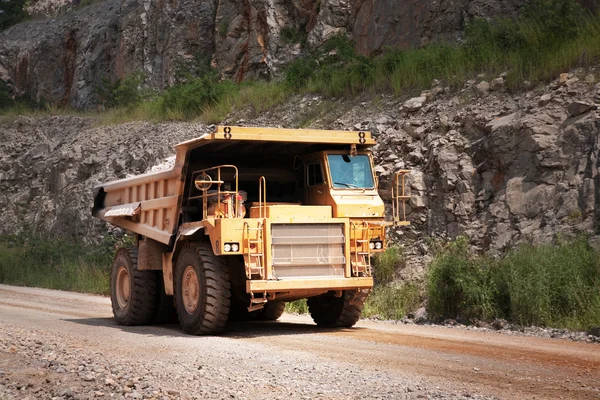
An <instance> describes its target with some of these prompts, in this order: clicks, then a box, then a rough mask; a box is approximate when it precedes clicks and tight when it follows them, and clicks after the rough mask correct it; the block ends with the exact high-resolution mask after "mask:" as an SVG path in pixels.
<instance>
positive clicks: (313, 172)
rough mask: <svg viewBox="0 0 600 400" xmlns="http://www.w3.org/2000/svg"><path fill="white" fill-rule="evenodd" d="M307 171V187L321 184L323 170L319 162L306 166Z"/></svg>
mask: <svg viewBox="0 0 600 400" xmlns="http://www.w3.org/2000/svg"><path fill="white" fill-rule="evenodd" d="M307 170H308V171H307V175H308V186H314V185H322V184H323V182H324V181H323V168H321V163H320V162H317V163H312V164H308V166H307Z"/></svg>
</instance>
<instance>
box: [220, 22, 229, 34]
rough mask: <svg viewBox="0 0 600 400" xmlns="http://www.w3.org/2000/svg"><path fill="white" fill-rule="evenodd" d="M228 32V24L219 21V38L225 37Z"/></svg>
mask: <svg viewBox="0 0 600 400" xmlns="http://www.w3.org/2000/svg"><path fill="white" fill-rule="evenodd" d="M228 30H229V22H227V21H225V20H221V22H220V23H219V36H221V37H222V38H224V37H226V36H227V32H228Z"/></svg>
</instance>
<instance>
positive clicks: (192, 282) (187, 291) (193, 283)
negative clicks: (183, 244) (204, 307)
mask: <svg viewBox="0 0 600 400" xmlns="http://www.w3.org/2000/svg"><path fill="white" fill-rule="evenodd" d="M182 289H183V290H182V291H183V293H182V294H183V306H184V307H185V311H187V312H188V314H193V313H194V312H195V311H196V309H197V308H198V303H199V300H200V282H199V280H198V274H196V269H195V268H194V267H193V266H191V265H188V266H187V267H186V268H185V271H184V272H183V282H182Z"/></svg>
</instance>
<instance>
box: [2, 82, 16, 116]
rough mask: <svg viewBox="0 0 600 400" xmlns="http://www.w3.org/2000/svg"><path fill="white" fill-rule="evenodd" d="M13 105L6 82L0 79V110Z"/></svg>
mask: <svg viewBox="0 0 600 400" xmlns="http://www.w3.org/2000/svg"><path fill="white" fill-rule="evenodd" d="M14 105H15V102H14V100H13V99H12V96H11V95H10V91H9V88H8V86H7V85H6V83H5V82H4V81H3V80H1V79H0V110H4V109H6V108H10V107H13V106H14Z"/></svg>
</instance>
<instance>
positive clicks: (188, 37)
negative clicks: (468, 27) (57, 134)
mask: <svg viewBox="0 0 600 400" xmlns="http://www.w3.org/2000/svg"><path fill="white" fill-rule="evenodd" d="M400 3H401V4H399V3H398V2H397V1H391V0H377V1H365V0H351V1H346V0H322V1H317V0H299V1H298V0H160V1H150V0H122V1H119V0H104V1H100V2H98V3H95V4H92V5H90V6H87V7H81V8H74V9H73V10H72V11H69V12H67V13H65V14H63V15H59V16H56V17H55V18H52V19H50V18H47V19H44V20H37V21H29V22H25V23H23V24H19V25H17V26H14V27H12V28H10V29H8V30H6V31H4V32H0V71H4V70H5V71H6V72H7V73H6V74H0V78H2V79H3V80H5V81H8V82H10V84H11V85H10V86H11V87H12V88H13V90H14V92H15V93H16V94H17V95H21V94H26V95H29V96H30V97H32V98H34V99H36V100H45V101H47V102H49V103H54V104H58V105H69V106H72V107H75V108H93V107H95V106H96V105H97V104H99V103H101V102H102V100H103V98H102V89H103V88H105V87H106V86H107V83H108V82H114V81H115V80H116V79H118V78H124V77H125V76H127V75H129V74H130V73H132V72H134V71H143V72H144V75H145V77H146V82H145V84H146V85H147V86H148V87H150V88H153V89H163V88H165V87H168V86H170V85H172V84H173V83H175V82H176V81H177V75H178V73H179V72H180V71H181V70H185V69H190V68H192V69H193V68H195V66H196V64H197V63H203V62H211V63H212V65H213V66H214V67H216V68H217V69H218V70H219V72H220V73H221V74H222V76H223V77H227V78H231V79H235V80H238V81H239V80H242V79H245V78H258V77H271V76H276V75H277V74H278V73H279V72H280V70H281V67H282V66H283V65H284V64H285V63H287V62H289V61H290V60H292V59H294V58H296V57H298V56H300V55H301V54H302V53H303V52H304V51H305V50H306V49H310V48H314V47H317V46H319V45H320V44H322V43H323V42H324V41H325V40H327V39H329V38H331V37H332V36H333V35H336V34H342V35H346V36H348V37H349V38H350V39H353V40H354V41H355V43H356V48H357V50H358V51H359V52H361V53H363V54H366V55H370V54H373V53H374V52H377V51H379V50H381V49H382V48H384V47H400V48H408V47H414V46H421V45H424V44H427V43H429V42H430V41H432V40H435V39H440V38H446V39H450V40H455V39H457V38H458V37H459V36H460V31H461V29H462V27H463V26H464V23H465V21H468V20H469V19H472V18H475V17H490V16H495V15H510V16H514V15H515V14H516V13H517V11H518V9H519V7H520V6H521V5H522V4H524V3H526V0H510V1H492V0H475V1H473V0H470V1H469V0H459V1H455V0H453V1H450V0H441V1H433V0H428V1H417V0H403V1H402V2H400ZM65 4H67V3H65V1H62V0H38V1H33V2H32V4H31V5H30V6H31V7H32V9H33V10H36V12H40V13H44V12H46V13H50V14H53V13H55V10H56V9H60V8H61V7H67V8H69V7H70V6H69V5H68V4H67V5H65ZM302 38H306V43H307V47H305V48H303V47H302V46H301V44H300V42H301V41H302Z"/></svg>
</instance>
